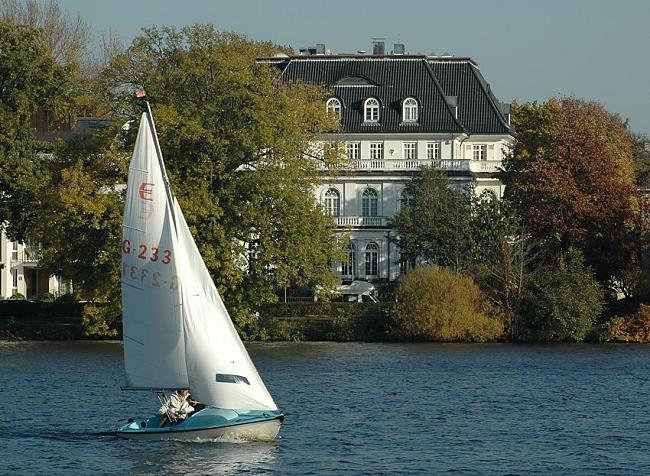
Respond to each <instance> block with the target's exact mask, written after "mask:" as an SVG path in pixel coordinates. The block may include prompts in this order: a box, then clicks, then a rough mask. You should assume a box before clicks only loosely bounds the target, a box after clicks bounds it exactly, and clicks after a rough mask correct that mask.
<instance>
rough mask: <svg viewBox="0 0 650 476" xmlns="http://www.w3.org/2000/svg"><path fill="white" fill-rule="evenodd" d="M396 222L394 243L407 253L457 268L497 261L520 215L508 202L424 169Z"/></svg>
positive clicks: (410, 186)
mask: <svg viewBox="0 0 650 476" xmlns="http://www.w3.org/2000/svg"><path fill="white" fill-rule="evenodd" d="M404 195H405V197H407V200H405V201H404V203H403V206H402V208H401V210H400V213H399V215H398V216H397V217H396V218H395V220H393V222H392V226H393V227H395V228H396V230H397V237H396V238H395V241H396V243H397V244H398V245H399V246H400V248H401V249H402V251H403V252H404V253H406V254H407V255H408V256H410V257H412V258H415V257H420V258H423V259H424V260H426V261H429V262H431V263H435V264H437V265H439V266H447V267H450V268H451V269H453V270H455V271H463V270H468V269H470V268H471V267H473V266H475V265H477V264H487V263H494V262H495V261H497V260H498V259H499V255H500V248H501V243H502V242H503V241H504V240H507V239H509V237H510V236H511V235H512V232H513V230H514V227H515V224H516V219H515V217H514V215H513V213H512V210H511V207H510V205H509V204H508V203H507V202H503V201H501V200H499V199H498V198H497V197H496V195H494V194H493V193H491V192H488V191H485V192H483V193H481V194H480V195H476V193H475V190H474V188H473V187H472V186H464V187H459V186H454V185H452V184H451V182H450V181H449V179H448V178H447V177H446V176H445V175H444V174H443V173H441V172H439V171H436V170H433V169H423V170H422V172H421V173H420V175H418V176H416V177H414V178H413V180H412V181H411V182H409V183H408V184H407V186H406V188H405V190H404Z"/></svg>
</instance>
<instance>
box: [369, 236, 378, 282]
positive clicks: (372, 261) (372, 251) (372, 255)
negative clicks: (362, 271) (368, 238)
mask: <svg viewBox="0 0 650 476" xmlns="http://www.w3.org/2000/svg"><path fill="white" fill-rule="evenodd" d="M378 263H379V246H377V243H368V245H367V246H366V276H377V275H378Z"/></svg>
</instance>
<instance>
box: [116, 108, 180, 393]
mask: <svg viewBox="0 0 650 476" xmlns="http://www.w3.org/2000/svg"><path fill="white" fill-rule="evenodd" d="M152 129H153V124H150V123H149V120H148V117H147V114H143V115H142V118H141V120H140V130H139V131H138V137H137V140H136V143H135V149H134V151H133V157H132V158H131V165H130V167H129V177H128V181H127V189H126V200H125V205H124V221H123V227H122V316H123V317H122V329H123V336H124V367H125V370H126V383H127V386H128V387H145V388H180V387H187V386H188V379H187V367H186V365H185V345H184V343H183V326H182V320H181V315H182V311H181V305H180V304H181V302H180V299H181V298H180V289H179V287H178V266H177V259H176V254H175V253H174V241H175V229H174V228H175V227H174V223H173V218H172V213H173V212H172V207H171V206H170V203H169V199H168V195H167V191H166V185H165V180H164V174H163V171H162V169H161V164H160V162H159V160H158V154H157V152H156V143H155V140H154V135H153V130H152Z"/></svg>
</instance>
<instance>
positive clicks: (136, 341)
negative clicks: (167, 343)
mask: <svg viewBox="0 0 650 476" xmlns="http://www.w3.org/2000/svg"><path fill="white" fill-rule="evenodd" d="M122 337H126V338H127V339H129V340H132V341H133V342H135V343H137V344H140V345H144V342H140V341H139V340H137V339H134V338H133V337H131V336H127V335H126V334H123V335H122Z"/></svg>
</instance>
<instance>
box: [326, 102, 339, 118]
mask: <svg viewBox="0 0 650 476" xmlns="http://www.w3.org/2000/svg"><path fill="white" fill-rule="evenodd" d="M325 110H326V111H327V114H331V115H332V116H334V117H336V118H337V119H338V120H339V121H340V120H341V101H339V100H338V99H336V98H329V99H328V100H327V102H326V103H325Z"/></svg>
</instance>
